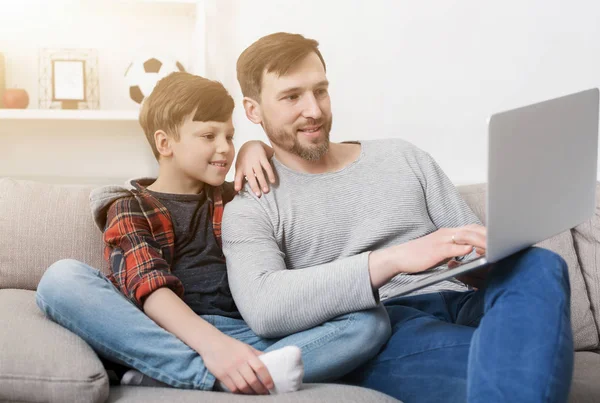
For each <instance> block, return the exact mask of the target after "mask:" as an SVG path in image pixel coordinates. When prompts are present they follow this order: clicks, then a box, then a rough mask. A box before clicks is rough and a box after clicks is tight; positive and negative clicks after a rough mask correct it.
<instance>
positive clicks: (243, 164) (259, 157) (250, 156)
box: [234, 140, 275, 197]
mask: <svg viewBox="0 0 600 403" xmlns="http://www.w3.org/2000/svg"><path fill="white" fill-rule="evenodd" d="M272 156H273V149H272V148H271V147H269V146H268V145H266V144H265V143H263V142H262V141H257V140H255V141H248V142H246V143H244V145H243V146H242V148H240V151H239V152H238V156H237V160H236V161H235V181H234V185H235V190H236V191H238V192H239V191H240V190H241V189H242V185H243V182H244V177H245V178H246V180H247V181H248V183H249V184H250V187H251V188H252V191H253V192H254V194H256V196H258V197H260V196H261V195H262V194H263V193H269V182H270V183H275V174H274V173H273V167H271V163H270V162H269V159H270V158H271V157H272ZM265 173H266V174H267V176H268V177H269V182H267V180H266V179H265ZM261 188H262V192H261Z"/></svg>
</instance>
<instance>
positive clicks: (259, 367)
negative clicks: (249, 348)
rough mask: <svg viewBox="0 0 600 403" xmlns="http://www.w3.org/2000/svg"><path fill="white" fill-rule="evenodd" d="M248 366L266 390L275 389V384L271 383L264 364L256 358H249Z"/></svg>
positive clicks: (271, 379)
mask: <svg viewBox="0 0 600 403" xmlns="http://www.w3.org/2000/svg"><path fill="white" fill-rule="evenodd" d="M261 354H262V353H261ZM248 364H249V365H250V367H251V368H252V369H253V370H254V372H255V373H256V375H258V378H259V379H260V381H261V382H262V384H263V385H265V387H266V388H267V389H269V390H271V389H273V388H274V387H275V383H274V382H273V378H272V377H271V374H270V373H269V370H268V369H267V367H266V366H265V364H263V362H262V361H261V360H259V359H258V357H256V358H254V357H252V358H250V359H249V360H248Z"/></svg>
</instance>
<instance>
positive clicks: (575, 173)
mask: <svg viewBox="0 0 600 403" xmlns="http://www.w3.org/2000/svg"><path fill="white" fill-rule="evenodd" d="M597 154H598V89H597V88H594V89H590V90H587V91H583V92H579V93H576V94H572V95H567V96H564V97H560V98H556V99H552V100H549V101H545V102H541V103H538V104H534V105H530V106H526V107H522V108H518V109H514V110H510V111H506V112H501V113H497V114H495V115H493V116H492V117H491V118H490V120H489V125H488V194H487V231H488V235H487V250H486V257H487V259H488V261H490V262H496V261H498V260H500V259H502V258H504V257H506V256H509V255H511V254H512V253H515V252H517V251H519V250H521V249H523V248H526V247H528V246H530V245H533V244H535V243H537V242H540V241H542V240H544V239H547V238H550V237H552V236H554V235H556V234H558V233H560V232H562V231H565V230H567V229H569V228H572V227H574V226H576V225H577V224H579V223H581V222H583V221H585V220H587V219H589V218H590V216H592V215H593V213H594V209H595V189H596V180H597V158H598V155H597Z"/></svg>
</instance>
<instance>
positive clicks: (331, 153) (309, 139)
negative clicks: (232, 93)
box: [223, 33, 573, 403]
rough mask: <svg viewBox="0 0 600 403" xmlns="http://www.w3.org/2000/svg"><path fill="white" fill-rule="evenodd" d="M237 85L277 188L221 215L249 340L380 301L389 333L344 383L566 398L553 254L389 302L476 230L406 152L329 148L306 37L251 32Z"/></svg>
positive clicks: (565, 347) (437, 172) (390, 145)
mask: <svg viewBox="0 0 600 403" xmlns="http://www.w3.org/2000/svg"><path fill="white" fill-rule="evenodd" d="M237 74H238V81H239V83H240V86H241V88H242V92H243V95H244V101H243V103H244V108H245V111H246V115H247V117H248V119H250V120H251V121H252V122H253V123H256V124H260V125H262V127H263V128H264V130H265V132H266V134H267V136H268V138H269V140H270V142H271V144H272V146H273V149H274V152H275V154H274V157H273V159H272V164H273V168H274V170H275V171H276V173H277V175H278V177H279V182H278V183H277V184H275V185H274V186H272V190H271V192H270V193H268V194H265V195H263V196H262V197H260V198H259V197H257V196H256V195H255V194H254V193H253V192H251V191H250V188H249V187H247V188H246V190H247V191H243V192H241V193H240V195H239V196H237V197H236V198H235V199H234V200H233V201H232V202H231V203H229V204H228V205H227V207H226V214H225V218H224V220H223V249H224V253H225V256H226V259H227V263H228V264H227V266H228V275H229V280H230V286H231V290H232V294H233V296H234V299H235V300H236V303H237V306H238V308H239V310H240V312H241V314H242V316H243V317H244V318H245V320H246V321H247V322H248V324H249V326H250V327H251V328H252V329H253V330H254V331H255V332H256V333H257V334H259V335H261V336H264V337H276V336H281V335H286V334H290V333H294V332H298V331H301V330H303V329H307V328H311V327H313V326H316V325H319V324H321V323H323V322H325V321H327V320H330V319H331V318H333V317H336V316H339V315H342V314H345V313H348V312H352V311H359V310H363V309H369V308H373V307H375V306H376V305H377V304H378V303H379V300H380V299H381V300H382V301H384V304H385V306H386V309H387V312H388V314H389V316H390V320H391V323H392V336H391V338H390V340H389V342H388V343H387V345H386V346H385V347H384V348H383V349H382V351H380V353H379V355H377V356H376V357H375V358H374V359H372V360H371V361H369V362H368V363H367V364H365V365H363V366H362V367H360V368H359V369H357V370H355V371H353V372H352V373H351V374H350V375H349V376H347V377H346V378H345V379H344V381H345V382H350V383H353V384H356V385H360V386H366V387H371V388H374V389H377V390H380V391H382V392H385V393H388V394H390V395H392V396H394V397H396V398H398V399H401V400H403V401H404V402H407V403H410V402H439V401H444V402H464V401H470V402H478V401H486V402H506V401H510V402H539V401H548V402H564V401H566V400H567V397H568V392H569V386H570V381H571V375H572V366H573V341H572V334H571V327H570V312H569V298H570V295H569V280H568V272H567V267H566V264H565V262H564V260H563V259H561V258H560V257H559V256H558V255H556V254H554V253H552V252H550V251H547V250H545V249H539V248H530V249H527V250H525V251H522V252H520V253H517V254H515V255H513V256H511V257H509V258H507V259H505V260H503V261H501V262H499V263H497V264H495V265H494V266H493V267H492V268H491V270H490V272H489V274H488V276H487V281H486V284H485V287H484V288H482V289H479V290H474V289H471V288H469V287H468V286H466V285H465V284H463V283H461V282H460V281H458V280H452V281H444V282H441V283H438V284H436V285H434V286H431V287H428V288H426V289H423V290H421V291H419V292H418V293H415V294H413V295H409V296H403V297H395V298H394V296H395V294H394V292H395V290H396V289H397V287H398V286H399V285H402V284H406V283H409V282H413V281H417V280H418V279H419V278H420V277H421V276H423V275H428V274H429V273H430V271H428V272H427V273H423V272H424V271H426V270H430V269H431V270H443V269H444V267H445V264H446V263H448V264H456V262H455V260H453V259H452V258H453V257H456V256H465V255H471V254H472V255H474V254H482V253H484V252H485V245H486V242H485V239H486V232H485V228H484V227H482V226H481V225H480V222H479V220H478V219H477V217H476V216H475V215H474V214H473V213H472V212H471V211H470V209H469V208H468V206H467V205H466V203H465V202H464V201H463V200H462V198H461V197H460V195H459V193H458V191H457V190H456V188H455V187H454V186H453V185H452V183H451V182H450V180H449V179H448V178H447V177H446V175H445V174H444V173H443V172H442V170H441V169H440V168H439V166H438V165H437V164H436V163H435V161H434V160H433V159H432V158H431V157H430V156H429V155H428V154H427V153H425V152H423V151H422V150H420V149H418V148H417V147H415V146H413V145H412V144H410V143H408V142H406V141H402V140H376V141H361V142H359V143H358V142H355V143H341V144H338V143H331V142H330V141H329V133H330V130H331V127H332V113H331V103H330V97H329V92H328V83H329V82H328V79H327V76H326V65H325V61H324V59H323V56H322V55H321V53H320V51H319V50H318V43H317V42H316V41H314V40H310V39H306V38H304V37H302V36H300V35H292V34H287V33H277V34H273V35H269V36H266V37H263V38H261V39H259V40H258V41H256V42H255V43H254V44H252V45H251V46H250V47H249V48H247V49H246V50H245V51H244V52H243V53H242V54H241V56H240V57H239V59H238V63H237ZM360 102H364V101H363V100H361V99H360V98H357V99H356V106H357V113H360ZM370 118H376V117H370ZM357 136H361V137H365V135H364V134H363V135H360V134H358V135H357ZM257 175H260V172H257ZM238 179H239V178H238Z"/></svg>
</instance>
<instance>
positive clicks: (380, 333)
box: [352, 304, 392, 354]
mask: <svg viewBox="0 0 600 403" xmlns="http://www.w3.org/2000/svg"><path fill="white" fill-rule="evenodd" d="M352 316H353V318H352V319H353V324H352V327H353V330H352V333H353V334H354V335H355V337H354V343H355V344H356V347H357V348H361V349H364V350H365V351H370V352H371V353H372V354H375V353H376V352H377V351H379V350H380V349H381V347H382V346H383V345H384V344H385V343H387V341H388V340H389V338H390V336H391V334H392V327H391V324H390V317H389V316H388V314H387V311H386V310H385V308H384V306H383V305H382V304H380V305H379V306H377V307H376V308H373V309H368V310H365V311H359V312H354V313H353V314H352Z"/></svg>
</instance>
